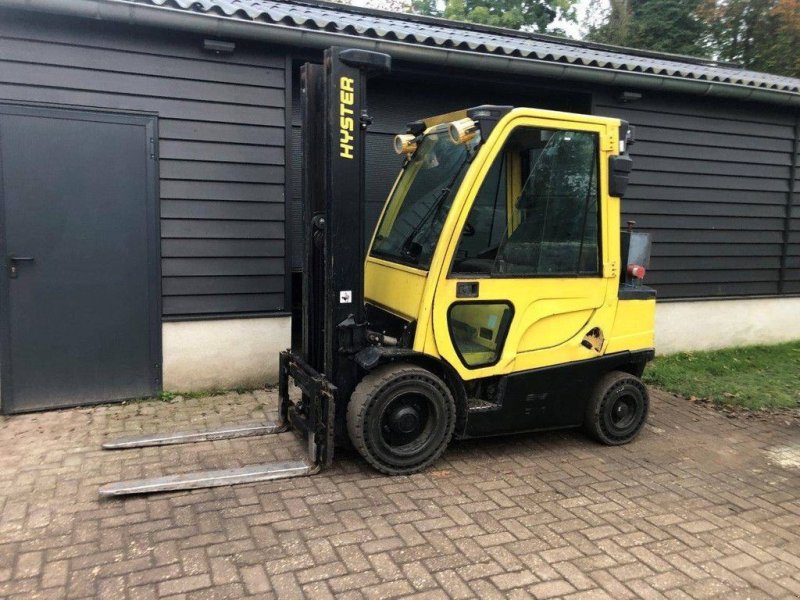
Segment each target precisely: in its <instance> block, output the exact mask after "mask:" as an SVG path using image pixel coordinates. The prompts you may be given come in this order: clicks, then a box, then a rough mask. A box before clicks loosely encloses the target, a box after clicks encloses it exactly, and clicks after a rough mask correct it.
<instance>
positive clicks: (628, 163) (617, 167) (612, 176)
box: [608, 154, 633, 198]
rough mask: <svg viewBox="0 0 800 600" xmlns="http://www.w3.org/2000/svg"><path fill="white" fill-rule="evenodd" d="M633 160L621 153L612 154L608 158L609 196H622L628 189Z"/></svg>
mask: <svg viewBox="0 0 800 600" xmlns="http://www.w3.org/2000/svg"><path fill="white" fill-rule="evenodd" d="M632 168H633V160H632V159H631V157H630V156H627V155H624V154H621V155H619V156H612V157H611V158H610V159H609V160H608V193H609V195H611V196H616V197H618V198H622V197H623V196H624V195H625V192H626V191H627V189H628V181H629V180H630V174H631V169H632Z"/></svg>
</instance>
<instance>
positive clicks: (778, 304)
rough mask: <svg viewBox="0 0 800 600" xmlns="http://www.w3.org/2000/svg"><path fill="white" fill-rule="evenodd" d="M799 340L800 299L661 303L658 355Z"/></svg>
mask: <svg viewBox="0 0 800 600" xmlns="http://www.w3.org/2000/svg"><path fill="white" fill-rule="evenodd" d="M797 339H800V298H754V299H733V300H703V301H697V302H662V303H658V304H657V305H656V353H658V354H671V353H674V352H682V351H686V350H712V349H715V348H725V347H730V346H744V345H752V344H775V343H778V342H788V341H791V340H797Z"/></svg>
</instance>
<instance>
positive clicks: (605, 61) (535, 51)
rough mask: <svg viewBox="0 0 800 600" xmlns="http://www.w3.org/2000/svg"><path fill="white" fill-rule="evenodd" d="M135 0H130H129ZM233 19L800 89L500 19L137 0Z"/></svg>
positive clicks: (793, 82) (254, 2)
mask: <svg viewBox="0 0 800 600" xmlns="http://www.w3.org/2000/svg"><path fill="white" fill-rule="evenodd" d="M109 1H112V2H113V1H114V0H109ZM129 1H131V0H129ZM132 1H133V2H136V3H139V4H149V5H155V6H163V7H169V8H178V9H182V10H186V11H192V12H201V13H209V14H215V15H218V16H222V17H228V18H232V19H239V20H247V21H255V22H259V21H260V22H265V23H274V24H280V25H285V26H290V27H296V28H300V29H308V30H314V31H326V32H330V33H343V34H348V35H356V36H360V37H366V38H373V39H385V40H389V41H400V42H406V43H411V44H415V45H423V46H431V47H441V48H447V49H456V50H469V51H473V52H482V53H487V54H499V55H505V56H515V57H520V58H528V59H536V60H540V61H548V62H554V63H568V64H574V65H581V66H586V67H595V68H601V69H606V70H612V71H624V72H630V73H647V74H654V75H662V76H669V77H678V78H685V79H694V80H700V81H707V82H716V83H721V84H731V85H744V86H749V87H754V88H761V89H769V90H776V91H781V92H788V93H794V94H800V79H794V78H791V77H782V76H779V75H770V74H767V73H759V72H756V71H748V70H746V69H742V68H740V67H737V66H734V65H729V64H718V63H714V62H712V61H704V60H702V59H695V58H691V57H683V56H675V55H670V54H661V53H655V52H644V51H638V50H633V49H627V48H618V47H614V46H605V45H600V44H590V43H584V42H578V41H574V40H565V39H561V38H556V37H554V36H545V35H539V34H528V33H521V32H518V31H513V30H507V29H500V28H495V27H484V26H477V25H472V24H467V23H461V22H455V21H447V20H444V19H433V18H429V17H419V16H416V15H405V14H400V13H389V12H384V11H379V10H374V9H363V8H357V7H352V6H347V5H340V4H333V3H330V2H310V1H300V0H289V1H284V2H269V1H266V0H132Z"/></svg>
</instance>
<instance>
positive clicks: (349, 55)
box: [100, 47, 655, 496]
mask: <svg viewBox="0 0 800 600" xmlns="http://www.w3.org/2000/svg"><path fill="white" fill-rule="evenodd" d="M390 67H391V58H390V57H389V56H388V55H386V54H382V53H377V52H370V51H365V50H359V49H345V48H337V47H334V48H330V49H328V50H327V51H326V52H325V54H324V62H323V64H322V65H319V64H313V63H307V64H305V65H303V67H302V69H301V99H302V117H303V148H302V150H303V198H304V225H305V227H304V230H305V235H306V239H305V256H304V261H305V263H304V271H303V314H302V341H301V343H300V345H299V347H296V348H292V349H291V350H287V351H284V352H282V353H281V354H280V363H279V365H280V366H279V371H280V372H279V387H278V395H279V411H278V418H277V420H276V421H275V422H267V423H256V424H248V425H241V426H231V427H225V428H221V429H216V430H211V431H199V432H178V433H172V434H166V435H163V434H156V435H149V436H143V437H136V438H126V439H120V440H115V441H110V442H107V443H106V444H104V448H106V449H124V448H137V447H144V446H159V445H165V444H177V443H186V442H197V441H209V440H217V439H227V438H234V437H243V436H252V435H265V434H278V433H282V432H285V431H289V430H292V431H294V432H295V433H296V434H298V435H299V436H301V437H302V439H303V440H304V442H305V445H306V448H307V456H306V458H305V459H302V460H294V461H287V462H283V463H269V464H260V465H252V466H248V467H244V468H236V469H225V470H218V471H206V472H199V473H188V474H180V475H173V476H166V477H157V478H153V479H140V480H133V481H123V482H118V483H113V484H109V485H106V486H104V487H102V488H101V489H100V495H101V496H124V495H128V494H142V493H151V492H163V491H175V490H186V489H194V488H202V487H213V486H222V485H231V484H235V483H244V482H248V483H250V482H257V481H268V480H275V479H284V478H288V477H298V476H304V475H311V474H314V473H317V472H319V471H320V470H322V469H324V468H326V467H328V466H330V465H331V463H332V461H333V457H334V449H335V448H336V447H341V446H342V445H345V444H351V445H352V446H353V447H354V448H355V449H356V450H357V451H358V453H359V454H360V455H361V456H362V457H363V458H364V460H365V461H366V462H368V463H369V464H370V465H371V466H372V467H374V468H375V469H377V470H378V471H380V472H382V473H386V474H389V475H408V474H411V473H415V472H418V471H421V470H423V469H425V468H427V467H428V466H429V465H431V464H433V463H434V462H435V461H436V460H437V459H438V458H439V457H440V456H441V455H442V453H443V452H444V451H445V449H446V448H447V446H448V444H449V443H450V442H451V441H452V440H453V439H466V438H474V437H483V436H493V435H499V434H508V433H517V432H527V431H542V430H550V429H561V428H573V427H583V428H584V429H585V430H586V431H587V432H588V433H589V434H590V435H591V436H592V437H594V438H595V439H597V440H598V441H599V442H601V443H603V444H609V445H619V444H625V443H627V442H630V441H631V440H633V439H634V438H635V437H636V436H637V434H638V433H639V432H640V430H641V429H642V427H643V425H644V423H645V420H646V418H647V412H648V406H649V398H648V392H647V389H646V387H645V386H644V385H643V384H642V382H641V380H640V377H641V375H642V371H643V370H644V367H645V365H646V363H647V362H648V361H649V360H651V359H652V358H653V356H654V317H655V291H654V290H652V289H651V288H649V287H646V286H645V285H643V283H642V279H643V278H644V275H645V272H646V269H647V268H648V266H649V265H648V261H649V254H650V238H649V236H648V235H647V234H644V233H639V232H634V231H633V227H632V225H633V223H632V222H631V223H629V226H628V227H627V228H625V229H624V230H623V228H622V227H621V223H620V204H621V198H622V196H623V195H624V193H625V190H626V186H627V184H628V180H629V175H630V172H631V166H632V161H631V158H630V157H629V156H628V147H629V146H630V145H631V144H632V143H633V130H632V128H631V127H630V126H629V125H628V124H627V123H626V122H624V121H620V120H619V119H612V118H605V117H598V116H590V115H580V114H571V113H564V112H554V111H547V110H538V109H532V108H515V107H511V106H495V105H483V106H477V107H474V108H470V109H466V110H461V111H457V112H453V113H448V114H444V115H439V116H435V117H431V118H427V119H424V120H420V121H415V122H412V123H410V124H409V125H408V128H407V131H406V132H404V133H401V134H399V135H398V136H397V137H396V138H395V139H394V147H395V151H396V152H397V153H398V154H399V155H400V156H401V157H402V158H403V165H402V168H401V169H400V174H399V176H398V177H397V180H396V182H395V184H394V187H393V188H392V190H391V192H390V194H389V197H388V199H387V201H386V203H385V205H384V208H383V212H382V214H381V216H380V219H379V221H378V224H377V227H376V228H375V231H374V233H373V235H372V240H371V243H370V244H369V247H368V249H367V250H366V252H365V249H364V231H365V209H364V206H365V180H366V177H367V173H366V172H365V137H366V132H367V128H368V127H369V125H370V123H371V121H372V119H371V118H370V116H369V115H368V113H367V110H366V106H367V105H366V87H367V80H368V78H370V77H373V76H379V75H385V74H387V73H389V72H390Z"/></svg>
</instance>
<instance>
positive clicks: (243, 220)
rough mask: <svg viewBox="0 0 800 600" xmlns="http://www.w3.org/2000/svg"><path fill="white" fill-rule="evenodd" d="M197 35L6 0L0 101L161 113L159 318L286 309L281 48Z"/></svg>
mask: <svg viewBox="0 0 800 600" xmlns="http://www.w3.org/2000/svg"><path fill="white" fill-rule="evenodd" d="M201 44H202V36H192V35H183V34H178V33H174V32H165V31H162V30H159V31H148V30H142V29H132V28H128V27H124V26H119V25H112V24H109V23H99V24H96V23H92V22H89V21H71V20H68V19H60V18H59V19H51V18H48V17H44V16H38V15H37V16H34V15H30V16H27V15H19V14H15V13H12V12H9V11H0V101H12V102H40V103H41V102H45V103H53V104H58V105H61V106H67V107H69V106H80V107H91V108H97V109H100V110H104V109H105V110H120V111H144V112H149V113H155V114H157V115H158V117H159V143H158V152H159V159H160V160H159V166H160V193H161V237H162V243H161V253H162V261H161V269H162V294H163V314H164V316H165V317H166V318H195V317H198V316H208V315H226V314H260V313H265V312H272V311H283V310H284V309H286V307H287V305H286V294H285V289H286V278H285V264H284V263H285V258H284V257H285V247H284V246H285V234H284V220H285V203H284V146H285V114H284V108H285V79H286V78H285V69H284V67H285V58H284V55H283V54H280V53H269V52H265V51H264V46H263V45H260V46H259V48H258V49H255V48H254V47H250V46H248V45H247V44H245V43H238V42H237V46H236V51H235V52H234V53H233V54H232V55H229V56H225V55H220V56H217V55H211V54H207V53H204V52H202V51H201ZM44 167H46V165H44Z"/></svg>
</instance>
